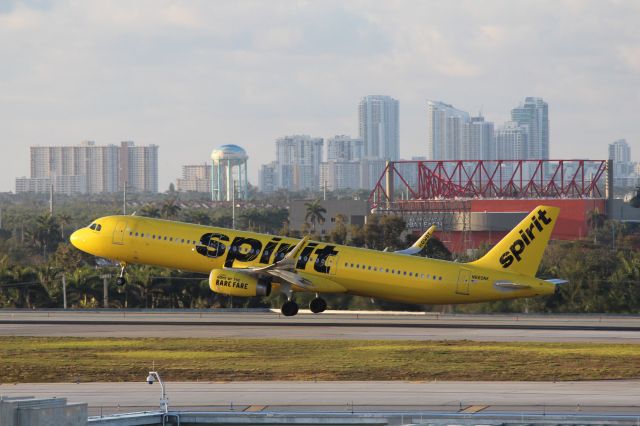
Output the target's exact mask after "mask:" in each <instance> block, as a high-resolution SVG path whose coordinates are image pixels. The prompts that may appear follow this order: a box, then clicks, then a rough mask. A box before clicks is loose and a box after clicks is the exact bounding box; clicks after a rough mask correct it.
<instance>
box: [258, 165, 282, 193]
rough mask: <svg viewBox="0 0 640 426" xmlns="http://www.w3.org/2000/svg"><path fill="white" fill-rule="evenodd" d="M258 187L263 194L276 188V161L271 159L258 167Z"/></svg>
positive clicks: (272, 191)
mask: <svg viewBox="0 0 640 426" xmlns="http://www.w3.org/2000/svg"><path fill="white" fill-rule="evenodd" d="M258 187H259V188H260V191H262V192H263V193H265V194H272V193H274V192H275V191H277V190H278V163H277V162H276V161H272V162H270V163H268V164H263V165H262V167H260V173H259V179H258Z"/></svg>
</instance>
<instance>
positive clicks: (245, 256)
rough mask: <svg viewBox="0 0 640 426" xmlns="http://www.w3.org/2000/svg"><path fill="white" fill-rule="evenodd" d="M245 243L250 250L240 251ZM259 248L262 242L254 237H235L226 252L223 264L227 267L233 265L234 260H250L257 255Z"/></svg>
mask: <svg viewBox="0 0 640 426" xmlns="http://www.w3.org/2000/svg"><path fill="white" fill-rule="evenodd" d="M245 244H246V245H248V246H249V247H251V250H249V251H248V252H246V253H242V252H241V251H240V248H241V247H242V246H243V245H245ZM261 249H262V243H261V242H260V241H258V240H256V239H255V238H245V237H235V238H234V239H233V242H231V246H230V247H229V253H227V257H226V259H225V261H224V266H225V267H227V268H231V267H233V261H234V260H238V261H240V262H251V261H252V260H255V259H256V258H257V257H258V254H259V253H260V250H261Z"/></svg>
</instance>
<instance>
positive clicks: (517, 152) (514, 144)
mask: <svg viewBox="0 0 640 426" xmlns="http://www.w3.org/2000/svg"><path fill="white" fill-rule="evenodd" d="M495 137H496V152H497V154H496V158H495V159H496V160H521V159H526V158H527V152H528V148H529V128H528V126H526V125H520V124H518V123H516V122H514V121H507V122H506V123H504V126H502V127H500V128H498V130H496V135H495Z"/></svg>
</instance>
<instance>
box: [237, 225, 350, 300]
mask: <svg viewBox="0 0 640 426" xmlns="http://www.w3.org/2000/svg"><path fill="white" fill-rule="evenodd" d="M308 241H309V236H305V237H304V238H303V239H302V240H300V242H298V244H296V245H295V247H294V248H293V249H292V250H291V251H290V252H289V253H287V255H286V256H285V257H284V258H283V259H282V260H279V261H278V262H275V263H272V264H271V265H267V266H262V267H259V268H224V270H225V271H233V272H240V273H243V274H247V275H257V276H272V277H277V278H280V279H281V280H283V281H285V282H288V283H289V284H291V285H294V286H296V287H298V288H300V289H302V290H305V291H315V292H327V293H343V292H345V291H346V289H345V288H344V287H342V286H341V285H339V284H336V283H334V282H333V281H331V280H328V279H319V278H317V277H313V278H312V277H309V278H306V277H305V276H304V275H306V274H300V273H298V272H297V271H296V263H297V262H298V257H300V253H302V249H304V247H305V246H306V245H307V242H308Z"/></svg>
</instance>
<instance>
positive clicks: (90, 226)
mask: <svg viewBox="0 0 640 426" xmlns="http://www.w3.org/2000/svg"><path fill="white" fill-rule="evenodd" d="M89 229H93V230H94V231H98V232H100V231H101V230H102V225H99V224H97V223H95V222H94V223H92V224H91V225H89Z"/></svg>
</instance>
